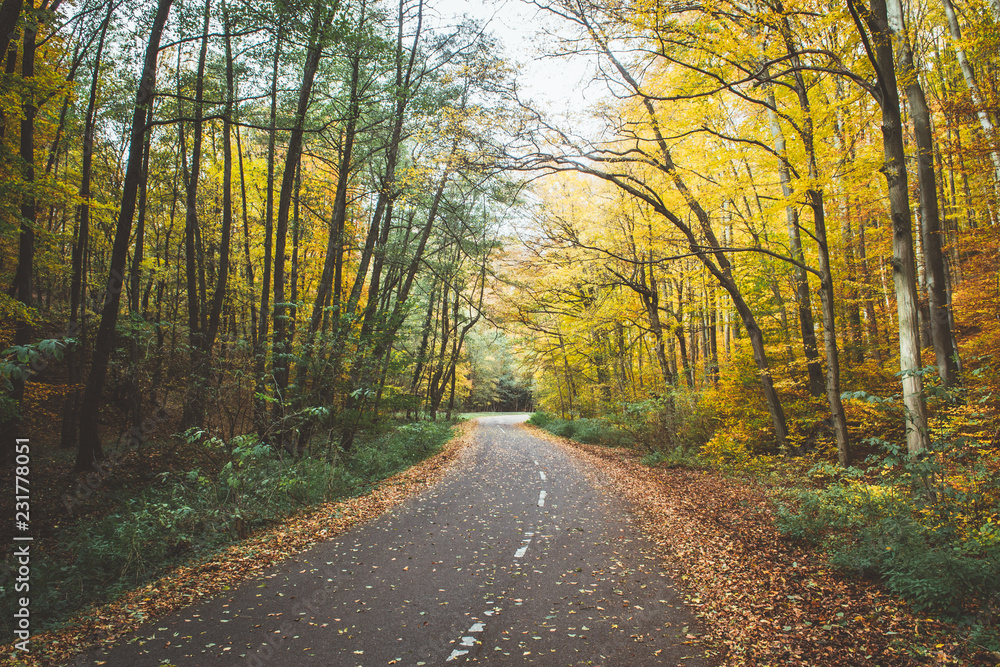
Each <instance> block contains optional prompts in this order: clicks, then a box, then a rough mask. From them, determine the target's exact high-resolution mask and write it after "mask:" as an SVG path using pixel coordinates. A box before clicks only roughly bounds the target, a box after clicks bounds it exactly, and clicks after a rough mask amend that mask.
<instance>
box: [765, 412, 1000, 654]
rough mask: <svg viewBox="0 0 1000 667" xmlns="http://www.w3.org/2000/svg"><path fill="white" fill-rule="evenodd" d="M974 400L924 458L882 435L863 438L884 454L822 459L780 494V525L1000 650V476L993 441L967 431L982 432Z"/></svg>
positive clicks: (942, 425)
mask: <svg viewBox="0 0 1000 667" xmlns="http://www.w3.org/2000/svg"><path fill="white" fill-rule="evenodd" d="M851 398H865V396H862V395H860V394H859V395H855V396H851ZM869 400H870V401H871V402H879V401H880V400H881V399H875V398H874V397H870V398H869ZM883 403H884V404H885V405H886V406H889V407H891V406H892V405H893V403H892V402H888V401H884V402H883ZM970 403H971V404H972V405H973V406H974V405H975V403H974V402H969V401H965V400H963V401H959V402H956V403H955V405H956V406H959V407H960V408H961V410H958V409H956V410H955V411H954V412H955V413H956V414H955V415H952V416H951V417H950V418H941V419H938V420H937V421H938V423H937V424H935V428H934V429H933V431H932V444H931V447H930V448H929V449H928V450H927V451H925V452H922V453H920V454H919V455H917V456H910V455H909V454H908V453H907V451H906V449H905V447H904V446H902V445H900V444H899V443H897V442H894V441H889V440H885V439H883V438H878V437H875V438H868V439H867V442H866V443H865V444H866V446H867V447H869V448H871V449H875V450H879V453H878V454H873V455H871V456H869V457H868V458H867V459H866V460H865V461H864V462H863V464H862V465H861V466H858V467H849V468H842V467H839V466H834V465H831V464H829V463H821V464H818V465H816V466H815V467H813V469H812V470H811V471H810V472H809V478H810V479H811V480H812V485H809V484H802V485H799V486H797V487H793V488H791V489H787V490H785V491H784V492H783V494H782V496H783V498H782V502H780V503H779V507H778V512H777V515H776V525H777V527H778V528H779V530H781V531H782V532H783V533H784V534H786V535H787V536H789V537H790V538H792V539H795V540H798V541H800V542H803V543H806V544H810V545H813V546H814V547H816V548H818V549H819V550H820V551H822V552H823V553H824V554H825V555H826V557H827V559H828V560H829V562H830V563H831V564H832V565H833V566H835V567H837V568H839V569H840V570H842V571H844V572H845V573H854V574H857V575H860V576H864V577H872V578H877V579H879V580H880V581H882V582H883V584H884V585H885V586H886V587H887V588H888V589H889V590H891V591H892V592H894V593H896V594H897V595H899V596H900V597H902V598H903V599H905V600H907V601H909V602H910V603H911V604H912V605H913V607H914V608H915V609H916V610H918V611H926V612H932V613H936V614H939V615H941V616H942V617H944V618H947V619H950V620H952V621H955V622H957V623H959V624H960V625H962V626H965V627H966V629H967V635H968V639H969V641H970V642H971V643H973V644H975V645H976V646H977V647H979V648H982V649H985V650H987V651H991V652H997V651H1000V632H998V628H997V625H996V623H997V620H998V614H1000V519H998V514H997V511H998V507H1000V477H998V474H997V472H998V470H997V456H996V452H995V451H994V450H993V448H992V445H991V443H990V442H989V441H987V440H984V439H981V438H979V437H976V436H974V435H968V434H967V433H970V432H975V430H976V429H975V421H976V418H977V415H976V413H975V409H974V407H973V409H971V410H970V409H969V405H970ZM956 415H960V416H956Z"/></svg>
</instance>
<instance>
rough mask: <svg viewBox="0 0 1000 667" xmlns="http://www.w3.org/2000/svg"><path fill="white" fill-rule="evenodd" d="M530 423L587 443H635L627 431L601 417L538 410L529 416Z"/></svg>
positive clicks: (615, 445)
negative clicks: (565, 416)
mask: <svg viewBox="0 0 1000 667" xmlns="http://www.w3.org/2000/svg"><path fill="white" fill-rule="evenodd" d="M528 423H529V424H534V425H535V426H538V427H539V428H542V429H544V430H546V431H548V432H549V433H552V434H554V435H558V436H559V437H562V438H568V439H570V440H575V441H576V442H582V443H584V444H587V445H603V446H605V447H628V446H630V445H632V444H633V443H634V440H633V439H632V437H631V436H630V435H629V434H628V433H627V432H625V431H623V430H621V429H619V428H616V427H615V426H614V425H613V424H611V423H610V422H609V421H607V420H605V419H600V418H582V419H561V418H559V417H556V416H554V415H551V414H549V413H547V412H536V413H534V414H533V415H531V417H529V418H528Z"/></svg>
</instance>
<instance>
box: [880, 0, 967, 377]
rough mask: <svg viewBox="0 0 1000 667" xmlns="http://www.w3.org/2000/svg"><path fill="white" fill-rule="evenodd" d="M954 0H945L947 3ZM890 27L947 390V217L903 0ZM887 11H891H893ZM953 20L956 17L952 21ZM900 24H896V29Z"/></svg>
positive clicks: (953, 360)
mask: <svg viewBox="0 0 1000 667" xmlns="http://www.w3.org/2000/svg"><path fill="white" fill-rule="evenodd" d="M950 1H951V0H944V2H945V3H946V4H948V3H950ZM888 8H891V9H892V11H891V12H890V13H889V23H890V28H891V29H892V30H893V31H895V32H896V41H897V46H898V48H897V52H898V53H899V70H900V74H901V75H902V77H903V81H904V83H905V85H906V99H907V102H908V104H909V108H910V118H911V119H912V121H913V134H914V137H915V139H916V148H917V181H918V182H919V184H920V226H921V239H922V241H923V244H922V245H923V258H924V273H925V278H926V282H927V299H928V315H929V317H928V319H929V320H930V332H931V342H932V344H933V346H934V356H935V358H936V361H937V367H938V375H940V376H941V382H942V384H944V386H946V387H951V386H954V385H955V384H957V383H958V382H959V377H958V363H957V359H958V350H956V349H953V348H952V344H951V340H952V334H951V314H950V310H951V303H950V301H949V299H948V286H947V278H946V277H945V260H944V253H943V251H942V249H941V247H942V243H941V216H940V212H939V210H938V200H937V185H936V183H935V178H934V139H933V135H932V132H931V117H930V110H929V109H928V108H927V98H926V97H925V95H924V89H923V87H922V86H921V85H920V79H919V76H918V72H917V71H916V67H915V66H914V64H913V50H912V48H911V47H910V41H909V37H908V36H907V34H906V31H905V27H904V26H903V20H902V17H903V8H902V5H901V4H900V2H899V0H889V4H888ZM888 8H887V9H888ZM949 22H950V19H949ZM894 23H895V25H893V24H894Z"/></svg>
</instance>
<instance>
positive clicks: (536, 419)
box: [528, 410, 553, 428]
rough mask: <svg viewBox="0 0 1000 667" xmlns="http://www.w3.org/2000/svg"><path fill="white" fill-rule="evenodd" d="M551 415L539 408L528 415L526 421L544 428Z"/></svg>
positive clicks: (551, 417) (550, 419)
mask: <svg viewBox="0 0 1000 667" xmlns="http://www.w3.org/2000/svg"><path fill="white" fill-rule="evenodd" d="M552 419H553V416H552V415H550V414H549V413H547V412H543V411H541V410H539V411H538V412H536V413H534V414H533V415H531V416H530V417H528V423H529V424H533V425H535V426H538V427H539V428H545V427H546V426H547V425H548V424H549V422H551V421H552Z"/></svg>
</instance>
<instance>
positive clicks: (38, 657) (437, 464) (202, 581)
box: [0, 422, 473, 666]
mask: <svg viewBox="0 0 1000 667" xmlns="http://www.w3.org/2000/svg"><path fill="white" fill-rule="evenodd" d="M457 428H458V429H459V433H458V435H457V436H456V437H454V438H452V439H451V441H449V442H448V443H447V444H446V445H445V447H444V449H443V450H442V451H441V452H439V453H438V454H436V455H434V456H432V457H431V458H429V459H427V460H425V461H422V462H421V463H418V464H417V465H415V466H413V467H412V468H409V469H407V470H404V471H403V472H401V473H398V474H396V475H393V476H392V477H390V478H388V479H385V480H383V481H382V482H381V483H380V484H379V485H378V486H377V487H376V488H375V489H374V490H373V491H372V492H371V493H369V494H367V495H364V496H358V497H355V498H350V499H348V500H345V501H340V502H332V503H326V504H323V505H320V506H318V507H314V508H312V509H311V510H309V511H307V512H305V513H303V514H300V515H298V516H295V517H292V518H291V519H289V520H288V521H287V522H285V523H284V524H281V525H279V526H275V527H272V528H268V529H266V530H264V531H262V532H260V533H256V534H254V535H252V536H250V537H249V538H247V539H245V540H243V541H241V542H240V543H238V544H234V545H233V546H231V547H229V548H227V549H225V550H223V551H221V552H219V553H216V554H214V555H212V556H210V557H209V558H206V559H203V560H201V561H198V562H195V563H192V564H188V565H184V566H180V567H177V568H174V569H173V570H171V571H170V572H169V573H167V574H166V575H164V576H163V577H161V578H160V579H158V580H157V581H155V582H153V583H151V584H149V585H148V586H146V587H144V588H140V589H137V590H134V591H131V592H130V593H127V594H125V595H123V596H122V597H120V598H118V599H117V600H115V601H114V602H111V603H109V604H107V605H103V606H100V607H97V608H92V609H89V610H87V611H85V612H83V613H82V614H80V615H78V616H76V617H75V618H73V619H72V620H71V621H70V622H69V623H68V624H67V626H66V627H65V628H64V629H61V630H58V631H52V632H45V633H42V634H39V635H37V636H34V637H32V638H31V652H30V653H27V654H25V653H21V652H19V651H14V650H13V647H12V646H11V645H7V646H4V647H3V648H2V649H0V663H2V662H3V659H4V658H6V657H8V656H11V657H16V659H18V660H20V662H19V663H17V664H21V665H26V666H27V665H31V666H34V665H45V666H48V665H58V664H64V663H66V662H68V661H69V660H70V659H71V658H72V657H73V656H74V655H76V654H77V653H80V652H82V651H84V650H86V649H88V648H91V647H95V646H98V645H108V644H113V643H115V641H116V640H118V639H119V638H121V637H122V636H124V635H126V634H128V633H130V632H132V631H133V630H135V629H137V628H139V627H140V626H141V625H143V624H145V623H148V622H151V621H153V620H155V619H157V618H160V617H162V616H164V615H166V614H169V613H170V612H173V611H175V610H177V609H179V608H181V607H185V606H187V605H190V604H192V603H194V602H197V601H198V600H201V599H203V598H206V597H210V596H212V595H215V594H216V593H219V592H220V591H222V590H225V589H228V588H230V587H232V586H236V585H238V584H239V583H240V582H241V581H243V580H244V579H246V578H247V577H249V576H252V575H254V574H257V573H259V572H261V571H263V570H264V569H266V568H268V567H270V566H272V565H274V564H276V563H279V562H281V561H283V560H285V559H286V558H288V557H290V556H292V555H294V554H296V553H298V552H300V551H302V550H303V549H305V548H307V547H309V546H311V545H312V544H315V543H317V542H320V541H323V540H327V539H330V538H333V537H335V536H337V535H339V534H341V533H343V532H345V531H347V530H349V529H351V528H353V527H354V526H356V525H358V524H360V523H363V522H365V521H369V520H371V519H373V518H375V517H377V516H379V515H380V514H382V513H384V512H386V511H387V510H389V509H391V508H393V507H394V506H396V505H398V504H400V503H401V502H403V501H404V500H406V499H407V498H409V497H410V496H413V495H415V494H417V493H419V492H421V491H423V490H424V489H426V488H428V487H430V486H432V485H433V484H434V483H436V482H437V481H438V480H440V479H441V478H442V477H443V476H444V475H445V473H446V472H447V471H448V469H449V468H450V467H451V466H452V465H453V464H454V463H455V462H456V460H457V459H458V457H459V455H460V454H461V452H462V451H463V450H464V449H465V447H466V446H468V445H469V444H470V442H471V441H472V438H471V437H470V436H471V433H472V428H473V425H472V422H466V423H463V424H461V425H459V426H458V427H457ZM15 653H16V654H18V655H16V656H15V655H14V654H15Z"/></svg>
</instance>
